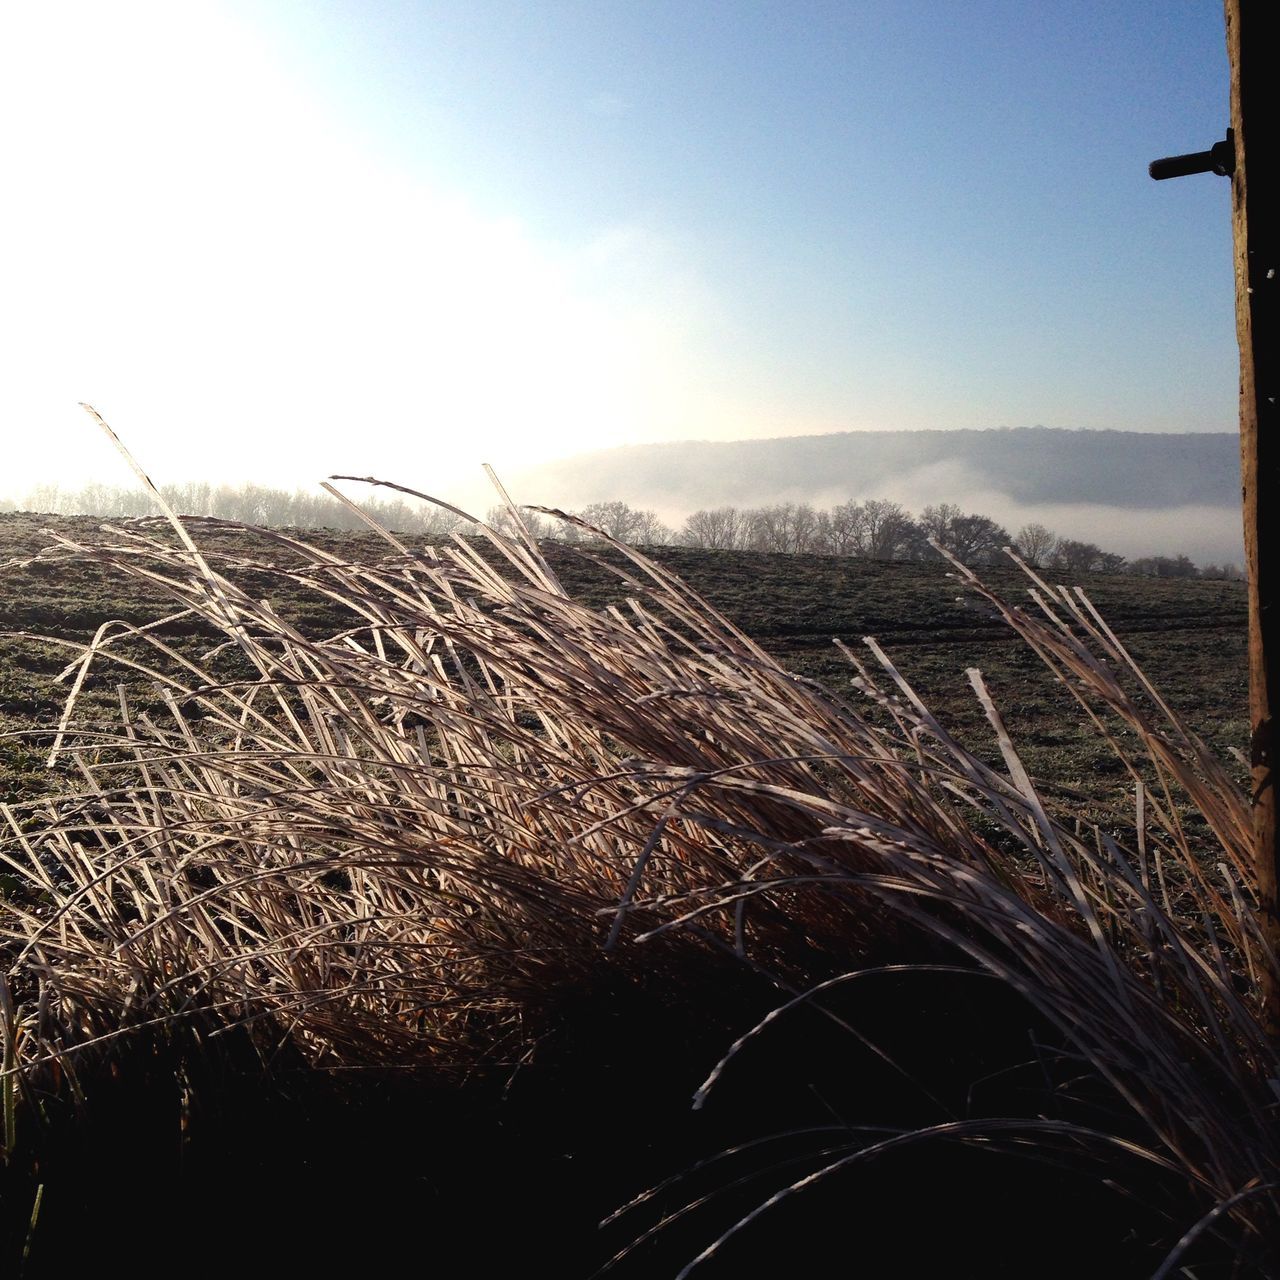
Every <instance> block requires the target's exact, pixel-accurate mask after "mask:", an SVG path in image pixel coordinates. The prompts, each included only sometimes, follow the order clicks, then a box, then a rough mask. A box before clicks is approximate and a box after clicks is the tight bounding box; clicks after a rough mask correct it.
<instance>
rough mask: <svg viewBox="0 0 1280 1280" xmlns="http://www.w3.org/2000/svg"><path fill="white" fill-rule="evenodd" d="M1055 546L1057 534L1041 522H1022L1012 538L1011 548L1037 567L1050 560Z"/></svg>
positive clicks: (1056, 544)
mask: <svg viewBox="0 0 1280 1280" xmlns="http://www.w3.org/2000/svg"><path fill="white" fill-rule="evenodd" d="M1057 546H1058V535H1057V534H1056V533H1054V532H1053V530H1052V529H1046V528H1045V527H1044V525H1042V524H1034V523H1033V524H1024V525H1023V526H1022V528H1021V529H1019V530H1018V536H1017V537H1016V538H1014V540H1013V549H1014V550H1015V551H1016V552H1017V553H1018V554H1019V555H1020V556H1021V557H1022V558H1023V559H1024V560H1025V561H1026V562H1027V563H1028V564H1029V565H1032V566H1033V567H1035V568H1037V569H1039V568H1041V567H1042V566H1044V565H1047V564H1048V563H1049V562H1050V560H1052V558H1053V553H1054V551H1055V550H1056V549H1057Z"/></svg>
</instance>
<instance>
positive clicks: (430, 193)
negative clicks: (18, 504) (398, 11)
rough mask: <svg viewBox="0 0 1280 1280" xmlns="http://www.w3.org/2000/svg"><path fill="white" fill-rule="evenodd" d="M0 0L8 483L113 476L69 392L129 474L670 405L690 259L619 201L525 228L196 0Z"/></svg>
mask: <svg viewBox="0 0 1280 1280" xmlns="http://www.w3.org/2000/svg"><path fill="white" fill-rule="evenodd" d="M11 22H12V23H13V25H14V26H15V27H16V30H15V31H14V32H13V34H12V36H11V38H10V39H8V40H7V41H6V42H5V44H6V52H5V54H4V55H3V60H4V66H3V76H2V77H0V79H3V81H4V84H3V87H2V88H0V97H2V98H3V104H4V110H5V113H6V116H7V118H8V119H10V120H19V119H21V120H22V121H24V127H23V128H22V129H21V130H16V129H15V130H10V131H8V140H7V141H6V143H5V144H4V146H5V153H6V158H5V169H6V170H7V173H8V176H9V178H10V190H11V191H14V192H17V193H20V195H19V198H18V199H16V200H15V201H13V202H11V203H10V204H9V206H8V208H7V209H6V211H5V215H4V217H5V220H6V221H7V223H8V227H7V232H6V240H7V241H8V243H9V244H11V245H16V246H19V247H20V248H19V252H18V253H15V254H13V255H12V256H11V261H10V263H9V265H8V268H7V269H6V272H5V275H6V277H7V278H6V280H5V291H6V293H7V294H8V304H9V305H8V306H7V307H6V312H5V314H6V317H7V318H6V319H5V321H4V322H3V323H4V326H5V329H6V332H5V333H4V334H3V341H4V346H5V349H6V353H7V359H6V364H7V365H8V366H9V368H10V370H11V371H12V372H11V374H10V375H8V376H7V377H6V379H5V384H4V387H3V389H2V390H0V422H2V423H3V427H4V432H5V442H6V448H5V462H6V471H5V478H4V481H3V483H2V484H0V489H3V490H4V491H6V492H8V493H9V494H10V495H11V496H17V495H19V494H20V493H21V492H22V491H23V489H24V487H27V486H30V485H31V484H34V483H36V482H49V481H52V480H58V481H59V482H61V483H63V484H66V485H78V484H81V483H83V482H84V481H85V480H87V479H89V478H98V479H104V480H107V481H108V482H112V483H115V482H124V481H125V480H126V477H125V476H124V475H123V474H121V473H120V472H119V464H118V462H117V461H116V459H115V457H114V455H113V454H112V452H111V451H110V450H109V448H107V447H106V446H105V444H104V443H102V442H99V441H98V440H96V439H95V438H94V437H93V434H92V430H91V426H90V424H88V422H87V420H85V419H84V418H83V415H81V414H80V413H79V411H78V410H77V409H76V407H75V406H76V403H77V402H78V401H80V400H89V401H92V402H93V403H94V404H96V405H97V406H98V407H99V408H100V409H101V410H102V411H103V413H104V414H105V415H106V416H107V417H108V419H109V420H111V421H113V422H114V423H115V424H116V425H117V426H118V427H119V429H120V430H121V432H122V434H124V435H125V437H126V438H127V439H128V441H129V443H130V445H131V447H132V448H133V449H134V450H135V452H136V453H137V454H138V455H139V457H140V458H141V459H143V460H144V462H145V463H146V465H147V466H148V467H149V468H151V469H152V470H153V471H154V472H155V473H156V477H157V479H164V480H168V479H184V478H193V477H199V478H207V479H214V480H229V481H241V480H245V479H253V480H258V481H266V482H271V483H276V484H283V485H286V486H293V485H295V484H305V483H310V482H311V481H313V480H314V479H316V478H318V477H319V476H322V475H324V474H327V473H328V472H331V471H336V470H359V471H361V472H362V473H366V472H369V471H382V472H384V473H394V474H395V475H396V477H397V478H400V479H403V480H405V481H406V482H408V483H412V484H415V485H423V486H424V487H428V488H430V487H432V486H433V485H436V486H439V485H442V484H443V485H444V487H446V488H447V487H448V486H449V484H451V483H453V481H454V477H456V476H459V475H466V476H467V478H468V479H470V478H471V477H472V476H475V475H476V474H478V471H479V464H480V462H481V461H485V460H488V461H493V462H495V463H497V464H498V465H499V466H508V467H511V466H516V465H520V464H523V463H525V462H528V461H532V460H534V459H538V458H545V457H548V456H557V455H560V454H566V453H570V452H573V451H576V450H580V449H583V448H590V447H592V446H593V445H596V444H612V443H616V442H618V441H619V440H621V439H642V438H645V437H646V436H652V434H653V433H654V429H655V426H658V427H659V428H661V427H666V428H667V429H668V430H671V429H674V430H677V431H679V430H684V431H688V430H690V429H691V427H693V425H694V424H693V423H691V422H690V421H689V418H690V413H689V409H688V401H687V397H685V396H684V393H683V391H682V386H683V383H684V381H685V379H684V377H683V375H682V362H683V359H684V357H683V356H682V355H681V348H682V347H683V346H684V345H685V343H686V342H687V341H688V339H689V333H690V328H689V327H690V326H692V325H696V323H697V321H696V319H695V316H696V314H697V312H698V309H699V305H700V303H699V299H698V297H697V287H696V285H694V284H692V283H691V282H690V281H689V280H688V279H687V278H684V277H683V276H682V273H681V272H680V270H679V268H678V265H677V264H676V263H675V262H674V261H673V255H672V253H671V252H670V250H669V247H668V246H666V245H664V244H663V243H662V241H661V240H660V239H659V238H657V237H656V236H654V235H653V234H652V233H650V232H647V231H646V230H645V229H644V228H643V227H642V226H639V225H637V226H634V227H605V228H601V229H600V231H599V233H598V234H597V235H595V236H593V237H591V238H590V239H589V240H588V241H586V242H584V243H580V244H573V245H564V244H549V243H546V242H544V241H539V240H538V239H537V238H536V237H535V236H534V234H533V233H532V232H531V231H530V229H529V228H528V227H527V226H526V225H523V224H522V223H521V222H520V221H518V220H516V219H514V218H510V217H503V216H495V215H494V214H493V213H492V212H490V211H487V210H481V209H478V208H477V207H475V206H474V204H473V203H472V202H471V201H469V200H468V198H467V197H466V195H465V194H464V193H461V192H459V191H458V190H456V189H451V187H450V183H449V177H448V174H444V173H440V174H437V173H431V172H422V171H410V170H407V169H406V168H405V167H404V166H403V164H402V163H400V162H396V163H392V162H391V161H390V160H388V159H386V158H384V157H383V156H381V155H380V154H379V149H378V146H377V144H376V140H371V139H369V138H365V137H361V136H360V135H359V134H357V133H354V132H351V131H350V130H349V129H348V128H346V127H344V126H343V125H341V124H339V123H338V122H337V120H336V119H335V118H334V116H333V115H332V114H330V113H328V112H327V110H326V107H325V104H324V103H323V101H321V100H319V99H318V98H316V97H315V96H314V95H309V94H308V92H307V89H306V87H305V86H304V85H302V84H300V83H298V82H297V81H296V80H294V79H291V78H290V76H289V74H287V71H286V70H285V69H282V68H281V67H280V66H278V65H276V64H275V63H274V62H273V60H272V57H271V55H270V52H269V51H268V49H267V48H265V47H264V45H263V44H262V43H260V42H259V41H258V40H257V39H256V38H255V35H254V33H253V32H252V31H250V30H248V29H247V28H245V27H244V26H243V25H241V24H239V23H237V22H236V21H234V20H233V19H232V18H230V17H229V16H228V15H227V14H226V13H225V12H224V11H222V10H221V9H219V8H217V7H214V6H209V5H199V4H191V5H187V4H183V5H172V4H141V5H139V4H129V5H123V6H117V5H111V6H105V5H95V4H83V5H47V6H44V5H42V6H28V7H27V8H26V9H24V10H23V11H22V13H21V15H20V16H18V17H16V18H13V19H11ZM673 313H678V314H679V315H680V316H681V317H683V320H682V321H681V323H680V324H673V323H672V321H671V317H672V315H673ZM682 325H683V329H682ZM705 422H706V419H705V417H703V418H702V420H701V422H700V423H699V424H698V426H699V427H705Z"/></svg>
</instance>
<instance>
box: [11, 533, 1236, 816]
mask: <svg viewBox="0 0 1280 1280" xmlns="http://www.w3.org/2000/svg"><path fill="white" fill-rule="evenodd" d="M101 524H102V521H100V520H98V519H96V518H94V517H88V516H85V517H63V516H48V517H41V516H33V515H26V514H18V515H4V514H0V561H8V560H12V559H17V558H20V557H24V556H28V555H30V554H31V553H32V552H33V551H35V550H36V549H37V548H38V547H40V546H41V545H44V543H45V542H47V540H48V539H47V535H46V534H45V532H44V531H45V530H47V529H56V530H60V531H63V532H65V533H68V534H69V535H71V536H73V537H77V538H87V537H92V536H94V535H95V534H96V531H97V530H98V528H99V527H100V525H101ZM300 536H301V537H303V538H304V540H306V541H308V542H311V543H314V544H315V545H317V546H321V547H324V548H326V549H328V550H331V551H336V552H338V553H340V554H342V555H344V556H350V557H351V558H353V559H358V558H359V557H361V556H371V555H372V556H378V555H381V554H382V553H383V547H382V546H381V545H380V542H379V540H378V539H377V538H376V537H375V536H374V535H372V534H370V535H362V534H348V533H340V534H332V533H330V534H326V533H324V532H323V531H319V532H317V531H314V530H306V531H302V532H301V533H300ZM206 544H207V545H208V546H209V547H210V548H211V549H214V550H216V549H217V548H218V547H219V546H220V545H221V546H223V547H224V548H226V549H228V550H231V549H234V550H236V551H239V550H241V549H242V545H243V540H242V539H239V538H235V539H232V538H230V537H229V536H227V535H218V534H212V535H205V536H204V538H203V539H202V545H206ZM409 545H411V546H412V545H414V544H413V540H412V539H410V540H409ZM264 550H265V548H264ZM603 554H604V555H605V557H606V559H607V558H608V557H609V553H608V552H605V553H603ZM651 554H652V555H653V557H654V559H655V560H656V561H657V562H658V563H660V564H663V565H665V566H667V567H668V568H670V569H671V570H672V571H674V572H675V573H677V574H679V575H680V577H682V578H683V579H684V580H685V581H686V582H687V583H688V584H689V585H690V586H691V587H692V588H694V589H695V590H696V591H698V592H699V593H700V594H701V595H703V596H705V597H706V598H707V599H708V600H709V601H710V602H711V603H712V604H714V605H715V606H716V607H717V608H718V609H720V610H721V611H722V612H723V613H724V614H725V615H726V616H727V617H728V618H729V619H730V620H731V621H732V622H734V623H735V624H736V625H738V626H739V627H741V628H742V629H743V631H745V632H746V633H747V634H748V635H750V636H751V637H752V638H753V639H755V640H757V641H758V642H759V643H760V644H761V645H762V646H763V647H764V648H765V649H766V650H767V651H768V652H770V653H771V654H773V655H774V656H775V657H777V658H778V659H779V660H780V661H781V662H782V663H783V664H784V665H786V666H787V667H789V668H790V669H792V670H793V671H796V672H797V673H799V674H801V675H804V676H807V677H810V678H813V679H817V680H820V681H822V682H823V683H825V684H828V685H829V686H831V687H832V688H833V689H840V688H847V686H848V682H849V679H850V674H851V673H850V669H849V664H848V662H847V661H846V660H845V659H844V658H843V657H842V656H841V655H840V653H839V652H838V651H837V649H836V648H835V646H834V645H833V644H832V639H833V638H835V637H838V638H840V639H842V640H844V641H845V642H847V643H849V644H851V645H853V646H855V647H860V641H861V639H862V637H864V636H867V635H870V636H874V637H875V638H876V639H877V640H878V641H879V642H880V643H881V644H882V645H883V646H884V648H885V649H886V650H887V651H888V652H889V653H890V654H891V655H892V656H893V657H894V658H895V660H897V661H898V663H899V665H900V667H901V668H902V670H903V671H904V672H905V673H906V674H907V676H908V677H909V678H910V679H911V680H912V681H913V682H914V683H915V684H916V685H917V686H918V687H919V690H920V692H921V693H922V694H923V695H924V696H925V699H926V701H927V702H929V703H930V705H931V706H933V707H935V709H936V710H937V711H938V712H939V713H940V715H941V716H942V718H943V719H944V721H945V722H946V723H947V724H948V725H950V726H952V727H953V728H954V729H955V731H957V732H959V733H961V734H962V735H963V734H964V733H965V732H968V733H969V734H970V735H971V736H972V738H973V739H974V741H975V745H979V746H982V745H984V744H985V742H986V738H987V734H986V731H985V720H984V719H983V717H982V713H981V710H980V709H979V707H978V705H977V702H976V700H975V699H974V697H973V693H972V690H971V689H970V687H969V684H968V682H967V681H966V680H965V678H964V672H965V669H966V668H968V667H971V666H977V667H980V668H981V669H982V671H983V673H984V675H985V676H986V677H987V679H988V681H989V683H990V685H991V687H992V690H993V692H994V693H995V695H996V697H997V700H998V701H999V703H1000V705H1001V707H1002V708H1003V710H1004V712H1005V715H1006V717H1007V718H1008V720H1009V724H1010V728H1011V730H1012V731H1013V733H1014V736H1015V738H1016V739H1017V741H1018V745H1019V749H1020V750H1022V751H1023V752H1024V753H1025V758H1026V760H1027V764H1028V767H1029V768H1030V769H1031V772H1032V773H1033V775H1034V776H1036V777H1037V778H1039V779H1043V780H1045V781H1047V782H1050V783H1052V784H1053V785H1055V786H1059V787H1063V788H1066V789H1068V790H1070V791H1076V792H1079V793H1081V794H1082V795H1084V796H1087V797H1088V799H1089V801H1090V804H1091V806H1092V805H1095V804H1096V803H1100V802H1102V803H1106V802H1110V801H1112V800H1113V799H1114V792H1115V785H1114V784H1115V783H1116V782H1117V781H1118V780H1117V777H1116V764H1115V761H1114V757H1113V756H1112V754H1111V753H1110V752H1109V751H1108V750H1107V749H1106V748H1105V747H1103V746H1100V745H1099V744H1098V743H1097V740H1096V736H1095V735H1094V734H1092V733H1091V732H1090V731H1089V729H1088V727H1087V726H1086V725H1084V724H1082V722H1081V717H1080V715H1079V713H1078V712H1077V710H1076V709H1075V704H1074V703H1073V701H1072V700H1071V699H1070V698H1069V697H1067V696H1065V695H1064V694H1063V693H1062V692H1061V690H1059V689H1057V688H1055V687H1054V685H1053V683H1052V681H1050V680H1049V679H1047V678H1046V675H1045V672H1044V668H1043V665H1042V664H1041V663H1040V662H1039V661H1038V660H1037V659H1036V657H1035V655H1034V654H1032V653H1030V652H1029V651H1028V650H1027V649H1026V647H1025V646H1024V645H1023V644H1022V643H1021V642H1020V641H1019V639H1018V638H1017V637H1016V636H1015V635H1013V634H1012V633H1011V632H1010V631H1009V629H1008V628H1007V627H1006V626H1004V625H1003V623H1001V622H1000V621H999V620H998V619H997V618H994V617H992V616H990V613H989V611H984V610H983V609H981V608H980V607H979V606H978V605H977V604H975V603H974V602H973V601H968V602H964V603H962V602H961V600H960V596H961V592H960V591H959V588H958V586H957V585H956V583H955V582H954V581H953V580H952V578H951V577H950V575H949V570H948V567H947V566H945V565H942V564H920V563H900V564H899V563H895V564H882V563H877V562H874V561H864V560H853V559H837V558H834V557H825V556H791V555H770V554H766V553H760V552H745V551H741V552H739V551H701V550H691V549H686V548H679V547H657V548H653V549H652V551H651ZM548 556H549V559H550V561H551V563H552V564H553V565H554V566H555V568H556V569H557V571H558V572H560V574H561V576H562V577H563V578H564V580H565V582H566V584H567V585H568V587H569V589H570V590H572V591H573V592H574V593H575V594H577V595H579V596H580V598H581V599H583V600H584V601H585V602H587V603H589V604H591V605H593V606H603V605H605V604H608V603H611V602H616V601H617V600H619V599H621V598H622V596H623V592H622V591H621V590H620V589H619V587H618V585H617V582H616V580H615V579H614V578H613V577H612V576H611V575H610V574H608V573H607V572H604V571H602V570H600V569H598V568H596V567H595V566H593V565H592V564H590V563H589V562H588V561H586V560H585V559H584V558H583V557H582V556H581V555H580V554H578V553H577V552H576V551H574V550H573V549H571V548H567V547H557V546H555V545H551V546H549V547H548ZM614 558H615V559H616V557H614ZM986 578H987V580H988V581H989V582H990V583H991V585H992V586H993V587H996V588H997V589H999V590H1003V591H1004V592H1005V593H1007V594H1008V595H1010V596H1011V597H1015V598H1017V597H1021V596H1023V595H1024V594H1025V589H1026V584H1025V579H1023V578H1022V576H1021V574H1019V573H1018V572H1017V571H1016V570H1013V569H1006V570H991V571H990V572H988V573H987V575H986ZM1072 585H1077V584H1075V583H1073V584H1072ZM1078 585H1081V586H1083V587H1084V588H1085V589H1086V590H1087V591H1088V592H1089V595H1090V597H1091V599H1092V600H1093V601H1094V603H1095V604H1096V605H1097V606H1098V608H1099V610H1100V612H1101V613H1102V614H1103V616H1104V617H1106V618H1107V620H1108V622H1109V623H1110V624H1111V626H1112V627H1113V629H1114V630H1115V631H1116V632H1117V634H1118V635H1119V636H1121V637H1122V639H1123V640H1124V641H1125V643H1126V646H1127V647H1128V648H1129V650H1130V651H1131V652H1132V653H1133V655H1134V657H1135V659H1136V660H1137V661H1138V663H1139V664H1140V665H1141V666H1142V667H1143V668H1144V669H1145V670H1146V671H1147V673H1148V674H1149V675H1150V676H1151V678H1152V680H1153V682H1154V684H1155V685H1156V687H1157V688H1158V689H1160V690H1161V691H1162V693H1163V694H1164V695H1165V697H1166V698H1168V700H1169V701H1170V702H1171V703H1172V704H1173V706H1174V707H1175V708H1177V709H1178V710H1179V711H1181V712H1182V713H1183V714H1184V715H1186V717H1187V718H1188V720H1189V721H1190V723H1191V724H1192V726H1193V727H1194V728H1195V729H1196V730H1197V731H1198V732H1199V733H1200V734H1201V735H1202V736H1203V737H1204V738H1205V739H1206V741H1207V742H1208V743H1209V744H1210V745H1211V746H1213V747H1214V748H1215V749H1216V750H1217V751H1218V752H1220V753H1222V754H1224V755H1225V754H1226V753H1228V752H1229V751H1231V749H1233V748H1234V749H1235V750H1237V751H1243V750H1245V749H1246V748H1247V745H1248V722H1247V702H1248V676H1247V650H1246V636H1245V624H1246V603H1245V594H1244V586H1243V584H1242V583H1238V582H1217V581H1204V582H1202V581H1196V580H1188V579H1159V578H1141V577H1129V576H1123V575H1120V576H1117V575H1086V576H1085V577H1084V578H1083V579H1082V580H1081V582H1080V583H1079V584H1078ZM273 590H274V591H275V592H276V593H277V595H276V596H274V597H273V598H274V599H275V603H276V604H277V605H278V607H279V608H280V609H281V610H282V611H283V612H285V613H287V614H288V616H290V617H291V618H292V619H294V620H295V621H297V622H298V624H299V625H300V626H301V628H302V629H303V630H304V631H306V632H308V633H310V634H315V635H320V634H327V633H329V632H330V631H333V630H335V629H337V627H338V626H339V624H340V621H341V620H342V619H341V611H340V610H337V609H336V608H335V607H333V606H332V605H331V604H329V603H328V602H325V601H320V600H317V599H315V598H314V597H311V596H304V595H303V594H301V593H298V594H295V595H294V596H293V597H292V598H290V597H289V596H288V595H287V594H285V595H280V594H279V592H280V584H279V583H278V582H277V583H274V584H273ZM161 603H162V601H161V597H160V596H159V594H158V593H157V592H149V591H146V590H140V589H139V586H138V584H137V583H136V582H134V581H130V580H128V579H126V578H124V577H122V576H121V575H119V574H117V573H112V572H110V571H103V570H100V569H98V568H96V567H95V566H92V565H85V564H79V565H66V566H59V567H58V568H57V570H56V571H51V570H50V569H49V568H48V567H41V568H37V569H12V568H11V569H9V570H7V571H6V572H5V574H4V577H3V578H2V579H0V619H3V620H4V628H5V629H6V630H8V631H28V632H33V633H38V634H44V635H56V636H61V637H63V638H66V639H71V640H78V641H82V642H87V641H88V640H89V639H90V638H91V637H92V635H93V633H94V631H95V630H96V629H97V627H98V626H99V625H101V624H102V623H103V622H105V621H108V620H110V619H122V620H124V621H128V622H134V623H138V624H142V623H145V622H148V621H150V620H151V619H153V618H154V617H155V616H156V615H157V610H158V609H159V608H160V606H161ZM205 638H206V639H207V638H208V636H207V635H206V637H205ZM190 640H191V643H192V645H193V648H198V647H199V643H200V641H199V636H198V635H194V634H193V635H192V636H191V637H190ZM0 646H2V647H0V732H5V733H12V732H15V731H26V730H29V729H33V728H46V729H47V728H49V727H50V726H51V725H53V724H56V723H57V719H58V716H59V715H60V713H61V709H62V703H63V701H64V698H65V688H64V686H58V685H54V684H52V682H51V680H50V677H51V676H53V675H56V674H57V672H58V671H59V670H60V669H61V667H62V666H63V665H65V662H64V660H63V659H62V658H61V657H60V655H58V654H57V653H54V652H52V651H51V650H49V649H48V648H47V647H45V646H41V645H39V644H37V643H33V642H30V641H26V640H17V639H12V638H4V639H0ZM95 705H100V706H101V707H103V708H105V709H106V710H107V711H108V714H114V710H115V707H116V705H117V695H116V692H115V688H114V684H113V682H112V681H110V680H105V679H100V680H99V681H97V682H96V684H93V685H91V687H90V689H89V690H88V696H87V698H86V700H85V704H84V706H85V711H86V714H88V713H89V712H90V711H91V709H92V708H93V707H94V706H95ZM43 756H44V752H42V751H41V750H40V749H39V748H38V746H32V745H30V744H28V743H27V742H24V741H21V740H17V739H13V738H7V739H6V740H5V741H4V742H3V744H0V796H3V797H4V798H5V799H8V800H16V799H19V798H22V797H24V796H30V795H33V794H38V793H40V792H42V791H44V790H46V789H47V788H48V787H49V786H50V785H51V779H50V776H49V775H48V774H47V773H46V771H45V770H44V768H43ZM1090 811H1092V808H1091V809H1090Z"/></svg>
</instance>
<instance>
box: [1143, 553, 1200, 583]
mask: <svg viewBox="0 0 1280 1280" xmlns="http://www.w3.org/2000/svg"><path fill="white" fill-rule="evenodd" d="M1129 571H1130V572H1131V573H1140V574H1143V575H1144V576H1146V577H1148V578H1196V577H1199V576H1200V570H1199V569H1197V568H1196V567H1195V565H1194V564H1193V563H1192V562H1191V560H1190V559H1189V558H1188V557H1187V556H1143V557H1142V558H1141V559H1138V560H1134V561H1132V562H1131V563H1130V565H1129Z"/></svg>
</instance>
